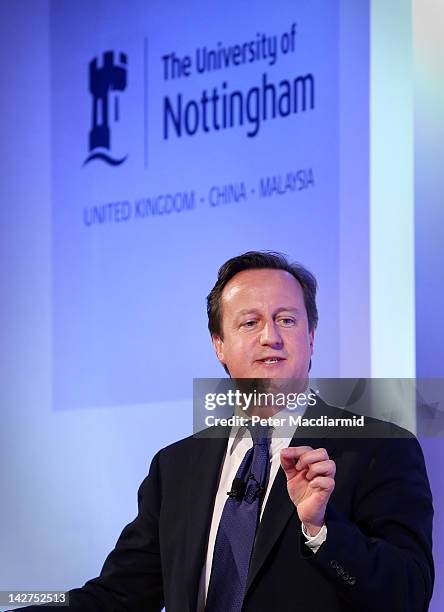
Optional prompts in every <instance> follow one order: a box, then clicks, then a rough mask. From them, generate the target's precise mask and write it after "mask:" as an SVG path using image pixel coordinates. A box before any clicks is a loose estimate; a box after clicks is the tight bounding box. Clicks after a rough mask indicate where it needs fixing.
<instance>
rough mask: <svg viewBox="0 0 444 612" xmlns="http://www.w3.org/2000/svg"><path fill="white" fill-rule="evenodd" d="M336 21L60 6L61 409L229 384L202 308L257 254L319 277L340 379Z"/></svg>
mask: <svg viewBox="0 0 444 612" xmlns="http://www.w3.org/2000/svg"><path fill="white" fill-rule="evenodd" d="M314 4H316V5H317V8H316V7H315V6H314ZM338 19H339V16H338V6H337V3H336V2H329V3H327V4H326V3H323V2H317V3H313V2H310V3H308V2H301V3H297V4H295V3H293V2H289V3H287V4H286V5H284V6H283V7H281V8H280V10H279V11H276V10H275V9H274V8H273V7H272V6H271V5H270V6H265V5H264V6H262V7H258V6H255V9H254V11H247V10H242V11H241V10H240V8H239V3H237V2H228V3H224V5H223V8H222V7H219V8H218V7H214V6H211V8H210V6H209V5H208V3H204V2H194V3H193V10H192V13H190V7H189V6H188V5H183V6H182V5H176V6H175V7H174V10H172V8H171V6H170V7H169V8H167V7H165V8H162V6H161V5H158V6H156V9H155V10H153V9H150V6H149V5H148V4H147V3H146V2H142V1H140V2H131V3H125V5H123V4H122V3H109V2H104V1H103V2H95V3H93V4H92V5H91V3H87V2H76V3H71V2H61V3H60V2H57V3H56V2H54V3H53V4H52V15H51V69H52V130H53V132H52V135H53V136H52V137H53V141H52V164H53V175H52V187H53V192H52V193H53V226H52V232H53V261H54V264H53V313H54V315H53V316H54V326H53V347H54V354H53V363H54V372H53V374H54V378H53V383H54V405H55V408H56V409H67V408H71V409H72V408H82V407H91V406H109V405H116V404H124V405H128V404H137V403H143V402H150V401H162V400H175V399H182V398H184V397H191V392H192V378H193V376H212V375H218V374H219V373H221V372H222V370H221V369H220V367H219V366H218V364H217V363H216V362H215V360H214V367H213V368H211V367H210V368H208V366H207V364H208V362H209V361H210V358H209V357H210V355H211V349H210V340H209V337H208V332H207V330H206V315H205V296H206V295H207V293H208V291H209V290H210V288H211V286H212V285H213V284H214V281H215V278H216V271H217V268H218V267H219V265H220V264H221V263H223V261H224V260H225V259H227V258H228V257H231V256H233V255H236V254H238V253H240V252H242V251H244V250H248V249H273V250H280V251H284V252H286V253H287V254H288V255H289V256H290V258H291V259H294V260H297V261H301V262H303V263H305V264H306V265H307V266H308V267H309V268H310V269H312V271H313V272H314V273H315V274H316V275H317V276H318V279H319V282H320V287H321V291H320V296H319V301H320V303H319V307H320V311H321V313H322V317H321V327H320V332H319V334H320V344H319V345H318V350H317V351H316V359H315V362H314V363H315V369H316V373H318V374H319V375H325V376H335V375H337V374H338V367H339V366H338V345H339V330H338V327H337V320H338V300H339V289H338V256H339V255H338V208H339V204H338V174H339V161H338V29H339V28H338ZM203 24H205V27H203ZM323 346H327V347H328V351H326V350H322V347H323Z"/></svg>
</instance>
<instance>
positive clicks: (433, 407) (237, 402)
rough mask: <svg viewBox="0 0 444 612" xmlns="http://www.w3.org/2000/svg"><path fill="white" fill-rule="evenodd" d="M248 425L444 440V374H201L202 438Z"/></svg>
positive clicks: (196, 410) (197, 405)
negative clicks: (404, 376) (303, 376)
mask: <svg viewBox="0 0 444 612" xmlns="http://www.w3.org/2000/svg"><path fill="white" fill-rule="evenodd" d="M248 422H252V423H253V424H263V425H269V426H272V427H275V428H279V432H278V433H279V435H282V437H286V436H291V437H292V436H296V437H297V436H299V437H303V436H306V437H310V438H311V437H316V438H323V437H337V438H342V437H344V436H345V437H355V438H375V437H376V438H387V437H390V438H392V437H393V438H398V437H412V436H422V437H439V438H444V379H443V378H433V379H425V378H414V379H400V378H391V379H388V378H384V379H381V378H378V379H376V378H353V379H352V378H347V379H346V378H322V379H321V378H316V379H310V380H302V381H301V380H283V379H280V380H276V379H237V380H236V379H231V378H196V379H194V381H193V432H194V435H196V436H198V437H216V438H217V437H226V435H227V430H229V435H236V434H235V430H236V427H237V426H239V427H242V426H245V425H247V424H248ZM284 428H285V431H284ZM233 430H234V431H233Z"/></svg>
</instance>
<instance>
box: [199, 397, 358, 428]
mask: <svg viewBox="0 0 444 612" xmlns="http://www.w3.org/2000/svg"><path fill="white" fill-rule="evenodd" d="M317 402H318V396H317V394H316V393H315V392H314V391H308V392H306V393H296V392H288V393H283V392H277V393H270V392H265V391H258V390H257V389H253V390H252V391H249V392H245V391H241V390H240V389H228V390H227V391H224V392H221V391H219V392H217V393H216V392H208V393H205V395H204V407H205V410H207V411H209V412H212V411H214V410H216V409H217V408H225V407H230V408H232V409H233V410H237V412H235V413H234V414H232V415H231V416H229V417H221V416H216V415H215V414H207V415H206V416H205V417H204V422H205V425H206V426H207V427H215V426H217V425H220V426H223V427H227V426H228V427H245V426H246V425H248V423H251V424H252V425H263V426H269V427H275V428H276V427H285V426H289V427H301V426H303V427H364V424H365V419H364V416H363V415H361V416H357V415H353V416H351V417H331V416H327V415H320V416H316V417H314V416H310V417H309V416H304V415H303V414H293V411H297V410H299V411H300V410H302V409H303V410H304V411H305V410H306V409H307V407H309V406H316V404H317ZM271 408H273V409H274V410H277V411H278V412H277V414H273V415H267V416H265V415H263V414H262V415H261V414H254V413H252V414H248V413H249V412H251V411H253V410H254V411H255V412H257V411H258V410H259V411H260V410H261V409H262V410H264V409H265V410H266V409H271ZM304 414H305V412H304Z"/></svg>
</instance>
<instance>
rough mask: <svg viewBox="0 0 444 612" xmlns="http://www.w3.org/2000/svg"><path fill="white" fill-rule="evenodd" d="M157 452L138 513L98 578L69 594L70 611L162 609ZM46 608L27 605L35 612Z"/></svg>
mask: <svg viewBox="0 0 444 612" xmlns="http://www.w3.org/2000/svg"><path fill="white" fill-rule="evenodd" d="M160 500H161V482H160V475H159V453H157V455H156V456H155V457H154V458H153V461H152V463H151V467H150V471H149V474H148V476H147V477H146V478H145V480H144V481H143V482H142V484H141V486H140V488H139V493H138V514H137V517H136V518H135V520H134V521H133V522H132V523H130V524H129V525H127V526H126V527H125V528H124V530H123V531H122V533H121V535H120V537H119V539H118V541H117V544H116V546H115V548H114V550H113V551H112V552H111V553H110V554H109V555H108V557H107V559H106V561H105V563H104V565H103V569H102V571H101V573H100V576H98V577H97V578H94V579H93V580H89V581H88V582H87V583H86V584H85V585H84V586H83V587H82V588H79V589H73V590H71V591H69V607H61V606H51V609H53V608H54V607H56V608H57V609H60V610H69V611H70V612H142V611H143V612H159V611H160V610H162V608H163V606H164V601H163V586H162V567H161V559H160V549H159V511H160V503H161V502H160ZM48 607H49V606H30V607H27V608H23V609H24V610H28V611H30V610H31V611H34V612H38V611H40V610H42V609H46V608H48Z"/></svg>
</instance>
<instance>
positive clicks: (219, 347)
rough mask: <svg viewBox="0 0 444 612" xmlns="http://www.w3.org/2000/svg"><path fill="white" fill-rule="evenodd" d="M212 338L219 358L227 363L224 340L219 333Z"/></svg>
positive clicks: (223, 362)
mask: <svg viewBox="0 0 444 612" xmlns="http://www.w3.org/2000/svg"><path fill="white" fill-rule="evenodd" d="M211 339H212V341H213V346H214V350H215V351H216V356H217V358H218V359H219V361H220V362H221V363H222V364H223V365H225V356H224V341H223V340H222V338H221V337H220V336H218V335H217V334H214V335H213V336H212V338H211Z"/></svg>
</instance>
